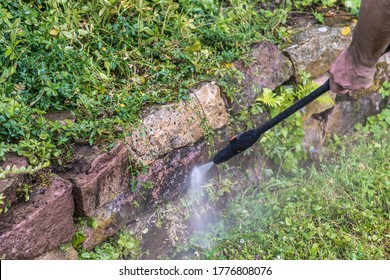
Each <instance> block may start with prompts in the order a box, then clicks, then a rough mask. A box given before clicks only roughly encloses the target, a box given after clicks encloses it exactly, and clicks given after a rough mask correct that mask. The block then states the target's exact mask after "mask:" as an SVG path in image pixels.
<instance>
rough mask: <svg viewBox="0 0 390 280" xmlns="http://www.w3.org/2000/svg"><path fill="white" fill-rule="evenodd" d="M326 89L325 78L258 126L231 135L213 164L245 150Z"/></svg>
mask: <svg viewBox="0 0 390 280" xmlns="http://www.w3.org/2000/svg"><path fill="white" fill-rule="evenodd" d="M328 90H330V82H329V80H327V81H326V82H325V83H324V84H323V85H322V86H320V87H318V88H317V89H316V90H314V91H313V92H311V93H310V94H309V95H307V96H305V97H304V98H302V99H300V100H298V101H297V102H295V103H294V104H293V105H291V106H290V107H288V108H287V109H286V110H284V111H283V112H281V113H279V114H278V115H276V116H275V117H273V118H272V119H270V120H269V121H267V122H266V123H264V124H263V125H261V126H260V127H258V128H256V129H251V130H248V131H246V132H243V133H240V134H238V135H237V136H235V137H233V138H232V139H231V140H230V143H229V144H228V145H227V146H226V147H225V148H223V149H222V150H220V151H219V152H218V154H217V155H216V156H215V157H214V158H213V162H214V163H215V164H219V163H222V162H225V161H227V160H229V159H231V158H232V157H234V156H235V155H237V154H239V153H241V152H243V151H245V150H246V149H248V148H249V147H250V146H252V145H253V144H254V143H255V142H256V141H257V140H258V139H259V138H260V135H262V134H263V133H265V132H267V131H268V130H269V129H271V128H272V127H274V126H275V125H277V124H278V123H280V122H281V121H283V120H285V119H286V118H288V117H289V116H291V115H292V114H294V113H295V112H296V111H298V110H300V109H301V108H303V107H304V106H306V105H307V104H309V103H310V102H312V101H313V100H315V99H316V98H317V97H319V96H321V95H322V94H324V93H325V92H327V91H328Z"/></svg>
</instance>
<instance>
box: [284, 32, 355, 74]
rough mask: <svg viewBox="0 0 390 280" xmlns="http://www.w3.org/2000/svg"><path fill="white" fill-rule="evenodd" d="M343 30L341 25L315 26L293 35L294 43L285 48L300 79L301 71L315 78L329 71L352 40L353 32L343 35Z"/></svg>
mask: <svg viewBox="0 0 390 280" xmlns="http://www.w3.org/2000/svg"><path fill="white" fill-rule="evenodd" d="M342 31H343V28H341V27H329V26H315V27H310V28H308V29H305V30H303V31H301V32H299V33H297V34H295V35H293V36H292V37H291V39H292V41H293V44H292V45H291V46H289V47H288V48H286V49H284V53H285V54H286V55H287V56H288V57H289V58H290V59H291V61H292V62H293V65H294V69H295V75H296V77H297V78H298V80H299V77H298V74H299V72H301V71H305V72H307V73H309V74H311V76H312V77H313V78H315V77H318V76H320V75H322V74H324V73H325V72H327V71H329V69H330V66H331V65H332V63H333V61H334V60H335V59H336V58H337V56H338V55H339V54H340V53H341V51H343V50H344V49H346V48H347V47H348V46H349V44H350V42H351V40H352V32H350V33H348V34H347V35H343V33H342ZM344 34H345V33H344Z"/></svg>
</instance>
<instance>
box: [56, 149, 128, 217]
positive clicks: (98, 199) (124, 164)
mask: <svg viewBox="0 0 390 280" xmlns="http://www.w3.org/2000/svg"><path fill="white" fill-rule="evenodd" d="M78 151H83V152H84V153H86V154H84V155H85V158H89V160H90V162H89V163H85V165H87V168H82V167H80V168H77V167H74V165H77V164H74V165H73V169H72V170H71V171H70V172H67V173H61V175H62V176H64V178H66V179H68V180H70V181H71V182H72V183H73V184H74V187H73V195H74V200H75V207H76V209H75V214H76V215H79V216H89V217H91V216H93V215H94V213H95V210H96V209H98V208H99V207H102V206H103V205H105V204H106V203H108V202H110V201H112V200H114V199H115V198H116V196H118V195H119V194H120V193H122V192H123V191H125V190H126V189H127V188H128V186H129V180H130V175H129V158H128V150H127V148H126V146H125V145H124V144H123V142H119V143H118V144H117V145H116V146H115V147H114V148H113V149H112V150H110V151H109V152H107V153H102V152H100V154H99V153H97V152H96V151H95V150H94V151H92V148H90V149H87V148H85V147H84V149H79V150H78ZM89 152H91V153H93V157H90V156H89V155H88V153H89ZM78 157H82V155H81V154H79V155H78ZM77 171H79V172H77Z"/></svg>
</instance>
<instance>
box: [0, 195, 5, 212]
mask: <svg viewBox="0 0 390 280" xmlns="http://www.w3.org/2000/svg"><path fill="white" fill-rule="evenodd" d="M5 199H6V196H5V195H4V194H3V193H0V214H2V213H3V212H4V208H3V206H4V201H5Z"/></svg>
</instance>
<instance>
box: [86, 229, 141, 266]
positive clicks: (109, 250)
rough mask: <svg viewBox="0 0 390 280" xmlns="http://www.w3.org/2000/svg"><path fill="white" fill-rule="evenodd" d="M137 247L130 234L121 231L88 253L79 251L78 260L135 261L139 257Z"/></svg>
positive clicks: (136, 241) (137, 244)
mask: <svg viewBox="0 0 390 280" xmlns="http://www.w3.org/2000/svg"><path fill="white" fill-rule="evenodd" d="M139 245H140V243H139V241H138V240H136V239H134V238H133V237H132V235H131V234H129V233H127V232H125V231H122V232H120V233H119V234H117V235H115V236H113V237H110V238H109V239H108V240H106V241H104V242H103V243H101V244H99V245H98V246H96V247H95V248H93V249H92V250H91V251H89V252H88V251H85V250H81V251H80V255H79V258H80V259H83V260H119V259H124V258H132V259H136V258H137V257H139V256H140V251H139Z"/></svg>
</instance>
